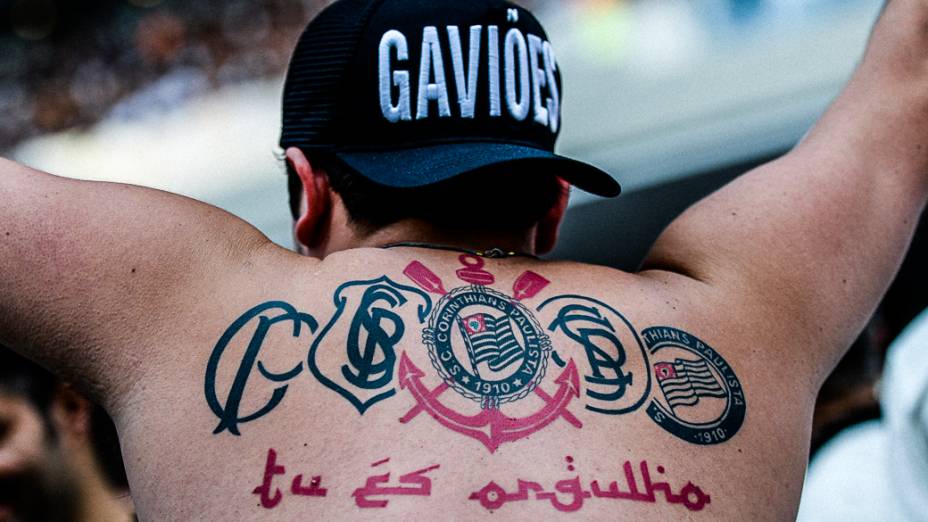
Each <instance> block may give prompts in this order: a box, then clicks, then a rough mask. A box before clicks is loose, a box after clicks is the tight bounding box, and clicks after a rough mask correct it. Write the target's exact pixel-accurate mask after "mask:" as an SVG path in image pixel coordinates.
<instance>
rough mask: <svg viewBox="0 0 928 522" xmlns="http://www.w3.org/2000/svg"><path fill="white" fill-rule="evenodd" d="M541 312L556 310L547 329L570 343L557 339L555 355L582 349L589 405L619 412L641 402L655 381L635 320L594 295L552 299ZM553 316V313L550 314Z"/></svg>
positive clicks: (610, 412) (601, 410)
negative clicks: (629, 318) (632, 320)
mask: <svg viewBox="0 0 928 522" xmlns="http://www.w3.org/2000/svg"><path fill="white" fill-rule="evenodd" d="M538 311H539V312H541V313H542V314H552V315H553V318H550V319H548V320H549V321H550V322H549V323H548V325H549V326H548V330H549V331H551V332H555V333H558V332H559V333H561V334H562V335H563V336H564V337H566V338H567V340H569V342H555V352H554V353H553V354H552V358H553V360H554V362H555V364H557V365H558V366H562V367H563V366H564V365H565V363H564V360H563V358H562V355H564V354H567V355H571V356H572V354H573V350H574V349H576V348H581V347H582V348H583V352H582V353H583V354H584V355H585V357H584V359H585V360H586V362H587V367H588V368H589V371H588V372H587V373H586V375H584V376H583V380H584V382H585V383H586V384H587V386H586V387H585V394H586V397H587V404H586V409H588V410H590V411H594V412H597V413H605V414H608V415H618V414H622V413H627V412H630V411H633V410H635V409H637V408H638V407H640V406H641V405H642V404H643V403H644V400H645V399H646V398H647V394H648V391H649V389H650V386H651V381H650V372H649V368H648V360H647V356H646V354H645V350H644V345H643V343H642V342H641V339H640V338H639V337H638V334H637V333H636V332H635V329H634V328H633V327H632V325H631V323H629V322H628V320H627V319H625V317H624V316H623V315H622V314H620V313H619V312H618V311H616V310H615V309H614V308H612V307H611V306H609V305H607V304H606V303H603V302H602V301H599V300H596V299H593V298H591V297H585V296H579V295H562V296H557V297H553V298H551V299H548V300H547V301H545V302H544V303H542V304H541V306H539V307H538ZM548 317H551V316H550V315H548Z"/></svg>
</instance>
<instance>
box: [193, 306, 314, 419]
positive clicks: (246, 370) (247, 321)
mask: <svg viewBox="0 0 928 522" xmlns="http://www.w3.org/2000/svg"><path fill="white" fill-rule="evenodd" d="M280 324H288V325H290V327H291V328H292V336H293V337H295V338H299V337H300V336H301V335H303V327H304V326H306V327H307V329H308V330H309V332H310V333H313V332H315V331H316V328H317V327H318V326H319V325H318V323H317V322H316V320H315V319H314V318H313V317H312V316H311V315H309V314H304V313H301V312H298V311H297V310H296V309H295V308H294V307H293V306H291V305H289V304H287V303H284V302H281V301H271V302H267V303H264V304H261V305H258V306H256V307H254V308H252V309H251V310H249V311H247V312H245V313H244V314H242V316H241V317H239V318H238V319H236V320H235V322H233V323H232V325H230V326H229V328H228V329H226V331H225V333H223V334H222V337H221V338H220V339H219V342H217V343H216V346H215V347H214V348H213V352H212V354H211V355H210V357H209V362H207V364H206V378H205V393H206V402H207V404H208V405H209V407H210V409H211V410H213V413H214V414H215V415H216V416H217V417H219V425H218V426H216V429H215V430H213V433H214V434H218V433H222V432H223V431H225V430H228V431H229V433H232V434H233V435H241V433H240V431H239V424H242V423H246V422H251V421H253V420H255V419H258V418H260V417H263V416H264V415H267V414H268V413H270V411H271V410H273V409H274V408H276V407H277V405H278V404H279V403H280V401H281V400H283V398H284V395H285V394H286V393H287V386H288V385H287V384H284V383H287V382H288V381H290V380H291V379H293V378H294V377H296V376H297V375H299V373H300V372H301V371H302V370H303V363H302V361H301V356H299V355H297V356H296V357H294V360H296V361H298V362H297V363H296V365H295V366H293V367H292V368H291V369H290V370H288V371H285V372H281V373H277V372H273V371H270V370H268V369H267V367H266V366H265V365H264V363H263V362H262V361H261V360H260V358H259V356H260V354H261V351H262V349H264V341H265V338H266V337H267V335H268V333H269V332H270V331H271V329H272V328H273V327H275V326H276V325H280ZM247 326H253V327H254V330H251V331H252V333H251V339H250V340H249V341H248V344H247V347H246V348H245V353H244V354H243V355H242V359H241V361H240V362H239V365H238V370H237V371H236V372H235V378H234V380H233V381H232V383H231V385H230V386H229V387H228V392H227V393H226V394H225V403H224V404H223V403H222V401H221V400H220V398H219V395H218V394H217V390H216V387H217V385H218V383H217V382H216V381H217V373H218V371H219V366H220V364H221V363H222V362H223V356H224V355H226V354H227V353H228V347H229V344H230V343H232V342H233V341H234V340H236V339H238V338H239V336H240V335H239V334H241V333H242V332H243V330H245V328H246V327H247ZM256 367H257V370H258V375H259V376H260V377H263V378H264V379H266V380H267V381H268V382H271V383H277V384H280V386H277V387H276V388H275V389H274V391H273V392H272V394H271V398H270V399H268V400H267V402H265V403H264V406H262V407H260V408H258V409H257V410H256V411H254V412H252V413H249V414H245V415H242V413H241V412H240V408H241V406H242V400H243V398H244V397H245V395H246V392H247V391H248V389H250V387H249V386H248V384H249V379H250V378H251V377H252V376H253V375H254V373H255V372H254V370H255V368H256ZM251 382H254V379H251Z"/></svg>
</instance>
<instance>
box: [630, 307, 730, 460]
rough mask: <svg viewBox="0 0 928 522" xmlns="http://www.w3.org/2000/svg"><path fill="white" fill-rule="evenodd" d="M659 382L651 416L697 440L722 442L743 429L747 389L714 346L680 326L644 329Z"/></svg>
mask: <svg viewBox="0 0 928 522" xmlns="http://www.w3.org/2000/svg"><path fill="white" fill-rule="evenodd" d="M642 336H643V337H644V340H645V344H647V346H648V352H649V356H650V358H651V361H652V365H653V367H654V376H655V379H656V381H657V384H658V385H657V386H656V387H655V388H656V390H655V393H654V395H653V396H652V398H651V403H650V404H649V405H648V410H647V411H648V415H649V416H650V417H651V419H653V420H654V422H656V423H657V424H658V425H659V426H660V427H662V428H664V429H665V430H667V431H668V432H670V433H672V434H674V435H676V436H677V437H680V438H681V439H683V440H685V441H687V442H692V443H694V444H719V443H722V442H726V441H728V440H729V439H731V438H732V437H733V436H734V435H735V433H737V432H738V430H739V429H740V428H741V424H742V423H743V422H744V416H745V412H746V403H745V400H744V390H743V389H742V387H741V382H740V381H739V380H738V377H737V376H736V375H735V372H734V371H733V370H732V369H731V366H729V364H728V362H727V361H725V359H724V358H723V357H722V356H721V355H719V354H718V352H716V351H715V350H713V349H712V347H711V346H709V345H708V344H706V343H704V342H703V341H701V340H700V339H698V338H697V337H695V336H694V335H692V334H689V333H687V332H684V331H682V330H677V329H676V328H670V327H666V326H658V327H654V328H648V329H646V330H645V331H644V332H642Z"/></svg>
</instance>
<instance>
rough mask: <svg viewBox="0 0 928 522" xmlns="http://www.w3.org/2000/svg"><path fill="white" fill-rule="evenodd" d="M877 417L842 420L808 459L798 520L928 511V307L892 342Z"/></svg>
mask: <svg viewBox="0 0 928 522" xmlns="http://www.w3.org/2000/svg"><path fill="white" fill-rule="evenodd" d="M880 407H881V410H882V413H883V417H882V419H880V420H878V421H869V422H865V423H861V424H858V425H856V426H853V427H851V428H848V429H846V430H844V431H843V432H841V433H840V434H839V435H838V436H836V437H835V438H834V439H833V440H831V441H830V442H829V443H828V444H826V445H825V446H824V447H823V448H822V450H821V451H820V453H819V454H818V455H817V456H816V458H815V460H813V461H812V464H811V466H810V467H809V473H808V476H807V478H806V485H805V488H804V490H803V494H802V502H801V506H800V510H799V517H798V520H799V521H800V522H805V521H809V522H812V521H816V522H824V521H836V522H837V521H841V522H853V521H857V520H860V521H869V520H925V517H926V513H928V310H925V311H924V312H922V314H921V315H919V316H918V317H917V318H916V319H915V320H914V321H912V323H911V324H910V325H909V326H908V328H906V329H905V331H903V332H902V334H901V335H899V337H898V338H896V340H895V341H893V343H892V344H891V345H890V348H889V353H888V356H887V360H886V370H885V372H884V373H883V379H882V381H881V387H880Z"/></svg>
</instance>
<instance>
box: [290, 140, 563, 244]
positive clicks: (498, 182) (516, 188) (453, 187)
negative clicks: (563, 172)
mask: <svg viewBox="0 0 928 522" xmlns="http://www.w3.org/2000/svg"><path fill="white" fill-rule="evenodd" d="M307 156H308V157H309V158H310V161H311V162H312V163H313V165H314V166H316V167H318V168H320V169H321V170H323V171H325V173H326V175H327V176H328V179H329V185H330V186H331V187H332V190H334V191H335V192H336V193H338V195H339V196H341V198H342V200H343V201H344V202H345V207H346V208H347V210H348V214H349V217H350V219H351V223H352V224H353V225H355V226H357V227H358V228H359V230H360V231H361V232H362V233H363V234H365V235H369V234H370V233H372V232H374V231H376V230H378V229H380V228H383V227H385V226H387V225H391V224H393V223H396V222H398V221H401V220H403V219H421V220H423V221H426V222H429V223H432V224H433V225H435V226H437V227H439V228H442V229H446V230H459V229H468V230H477V231H502V232H522V231H525V230H528V229H529V228H531V227H532V226H534V225H536V224H537V223H538V222H539V221H541V219H542V218H543V217H544V216H545V214H546V213H547V212H548V211H550V210H551V208H552V207H553V206H554V205H555V204H556V203H557V201H558V198H559V197H560V196H561V194H562V191H563V190H564V188H563V186H562V185H561V183H560V182H559V181H558V178H557V176H555V175H554V174H551V173H548V172H546V171H544V170H540V169H536V168H534V167H535V166H536V164H535V163H534V162H523V163H520V164H517V166H513V165H510V166H507V165H505V164H504V165H501V166H495V167H492V168H486V169H481V170H477V171H474V172H470V173H467V174H464V175H461V176H458V177H455V178H452V179H450V180H446V181H442V182H440V183H436V184H434V185H428V186H425V187H416V188H394V187H388V186H385V185H380V184H378V183H375V182H373V181H370V180H369V179H367V178H365V177H364V176H361V175H360V174H358V173H357V172H355V171H354V170H353V169H352V168H351V167H349V166H348V165H346V164H345V163H344V162H342V161H341V160H339V159H338V158H337V157H335V156H334V155H332V154H326V153H318V152H315V153H310V154H307ZM287 175H288V189H289V192H290V211H291V213H292V214H293V217H294V219H297V218H298V217H299V208H300V198H301V195H302V191H303V184H302V183H301V181H300V179H299V177H298V176H297V174H296V172H295V171H294V169H293V166H292V165H291V164H290V163H289V162H287Z"/></svg>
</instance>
